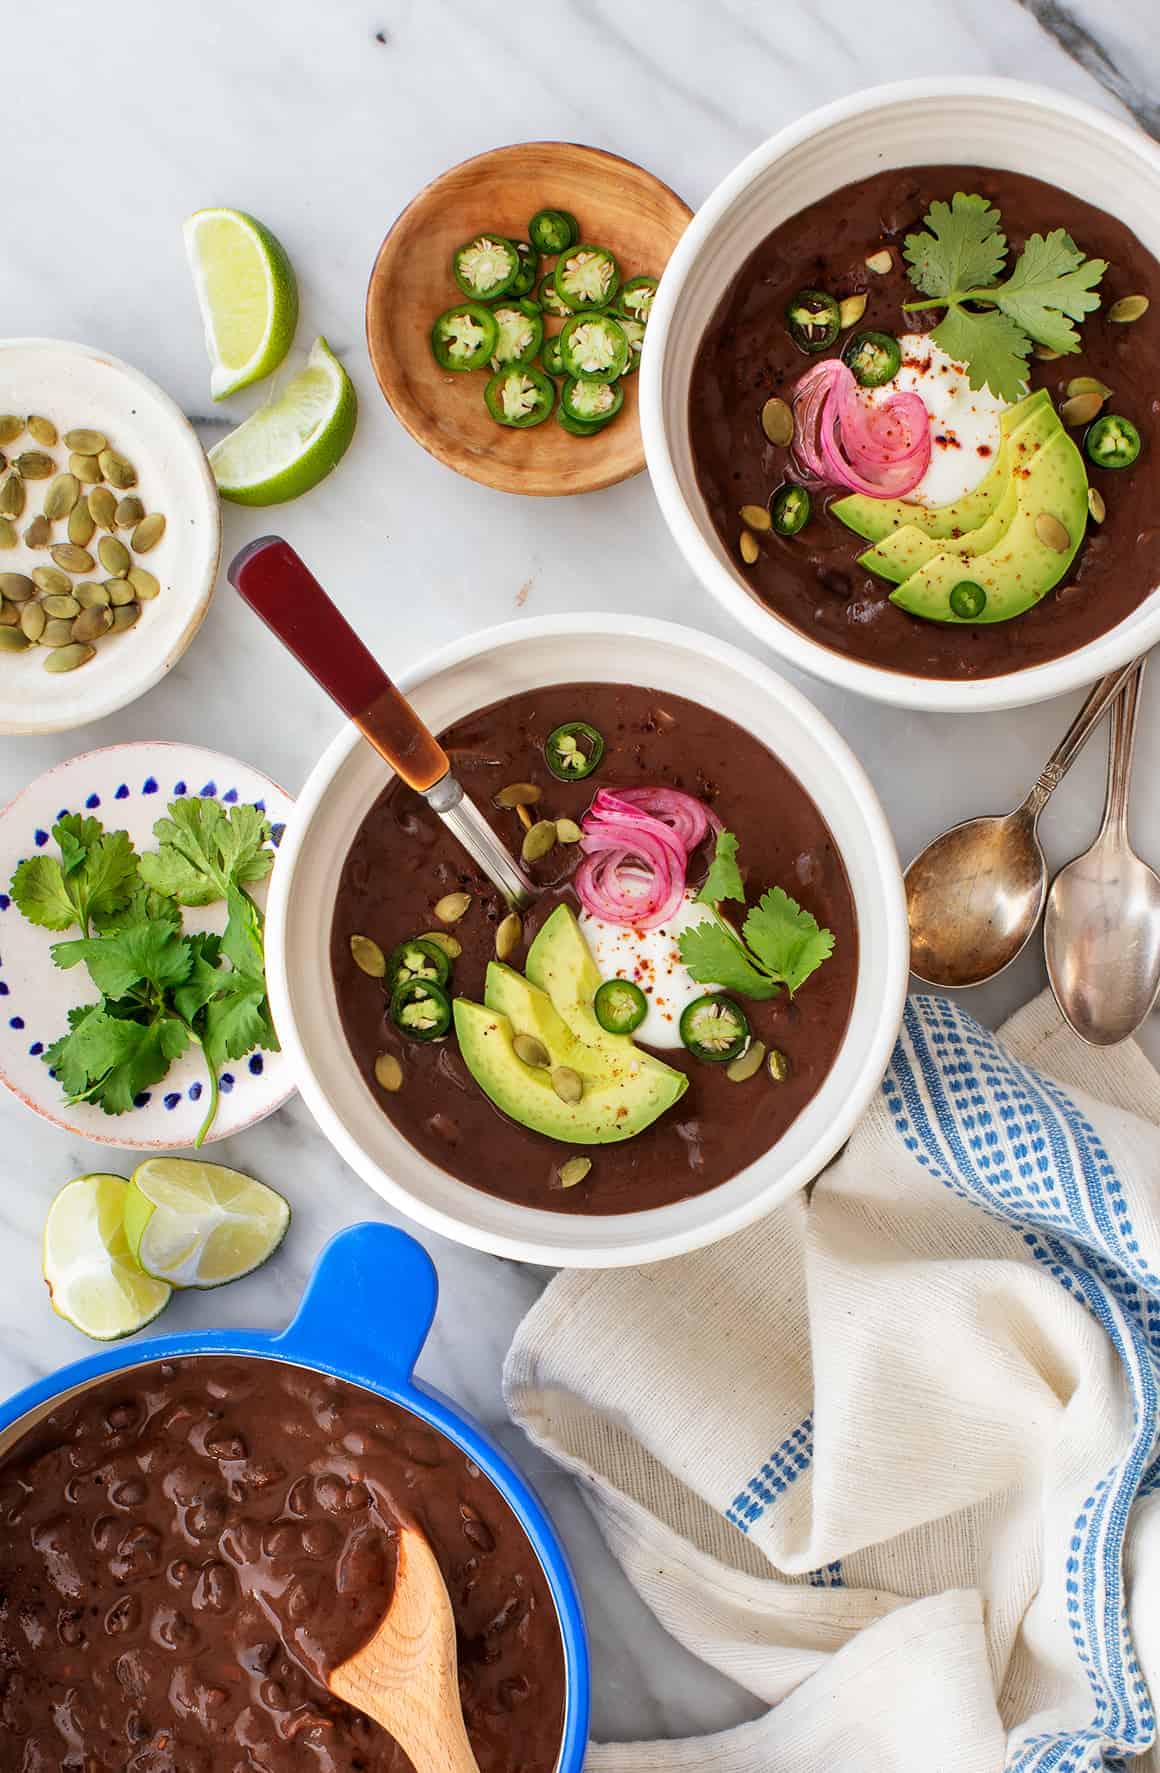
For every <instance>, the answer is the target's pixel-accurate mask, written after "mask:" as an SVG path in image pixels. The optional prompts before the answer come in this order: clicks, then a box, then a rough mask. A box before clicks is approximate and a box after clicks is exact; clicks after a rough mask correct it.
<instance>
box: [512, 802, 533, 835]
mask: <svg viewBox="0 0 1160 1773" xmlns="http://www.w3.org/2000/svg"><path fill="white" fill-rule="evenodd" d="M516 812H517V814H518V815H519V821H520V824H521V825H522V826H523V828H524V830H525V831H530V830H531V828H532V826H533V825H534V824H535V822H536V821H535V820H534V819H533V818H532V815H531V813H530V812H529V811H528V809H527V807H526V806H518V807H517V808H516Z"/></svg>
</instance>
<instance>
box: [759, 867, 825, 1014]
mask: <svg viewBox="0 0 1160 1773" xmlns="http://www.w3.org/2000/svg"><path fill="white" fill-rule="evenodd" d="M742 927H743V933H744V936H745V940H746V942H747V944H748V945H749V947H750V948H751V949H752V951H753V953H754V954H755V955H756V956H757V958H758V960H759V961H760V962H761V964H762V966H763V967H764V968H765V969H766V970H767V971H768V973H769V974H770V976H771V977H772V978H774V979H777V980H779V981H780V983H781V984H783V985H784V986H785V988H786V990H787V991H788V992H789V993H790V996H791V997H792V996H793V994H794V992H795V991H798V990H800V989H801V987H802V986H803V985H804V984H805V982H806V980H807V979H808V978H809V976H810V974H811V973H813V972H816V971H817V969H818V967H820V966H821V965H822V963H823V961H827V960H829V958H830V956H831V954H832V953H833V952H834V936H833V932H832V931H831V930H823V929H819V928H818V920H817V918H816V917H814V916H813V914H812V913H811V912H809V911H803V909H802V907H801V906H800V905H799V904H798V903H797V901H796V900H794V899H791V898H790V896H789V894H788V893H787V892H783V890H782V888H781V887H770V888H769V890H768V891H767V892H764V893H763V894H762V895H761V898H760V900H759V901H758V903H757V904H756V905H755V906H754V908H753V910H752V911H751V912H750V913H749V915H748V917H747V918H746V919H745V923H744V925H743V926H742Z"/></svg>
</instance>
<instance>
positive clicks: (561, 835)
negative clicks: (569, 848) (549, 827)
mask: <svg viewBox="0 0 1160 1773" xmlns="http://www.w3.org/2000/svg"><path fill="white" fill-rule="evenodd" d="M583 835H584V833H583V832H582V831H581V829H580V827H579V825H577V823H576V821H575V819H557V820H556V842H557V843H579V842H580V839H581V837H582V836H583Z"/></svg>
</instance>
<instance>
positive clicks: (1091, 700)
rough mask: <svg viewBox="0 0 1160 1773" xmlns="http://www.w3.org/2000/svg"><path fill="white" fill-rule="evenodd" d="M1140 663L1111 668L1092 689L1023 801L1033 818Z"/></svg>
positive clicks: (1042, 807)
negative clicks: (1116, 669) (1115, 668)
mask: <svg viewBox="0 0 1160 1773" xmlns="http://www.w3.org/2000/svg"><path fill="white" fill-rule="evenodd" d="M1138 663H1139V661H1138V660H1136V659H1133V661H1132V663H1131V664H1130V665H1122V666H1121V667H1120V669H1119V670H1118V671H1109V672H1108V674H1107V676H1106V677H1101V678H1100V680H1099V682H1098V683H1097V684H1096V685H1095V687H1094V688H1093V689H1092V690H1091V692H1090V694H1089V695H1088V698H1087V701H1086V702H1085V703H1084V705H1083V707H1082V708H1081V709H1080V711H1079V713H1078V714H1077V715H1076V717H1075V719H1074V720H1073V721H1072V723H1071V725H1070V726H1069V727H1068V729H1067V731H1066V732H1065V733H1064V735H1063V738H1062V739H1061V740H1060V741H1059V744H1058V745H1057V746H1056V747H1055V750H1054V751H1053V752H1052V753H1051V756H1050V757H1049V758H1048V760H1047V762H1046V763H1045V764H1044V766H1043V769H1042V770H1041V771H1040V774H1039V779H1038V781H1037V782H1036V783H1035V786H1034V787H1033V788H1032V790H1031V792H1030V794H1029V795H1028V796H1027V799H1026V800H1025V801H1024V803H1023V805H1024V806H1025V807H1026V809H1027V811H1028V812H1029V813H1030V814H1031V815H1032V817H1033V818H1036V819H1037V818H1038V817H1039V815H1040V813H1041V812H1042V811H1043V809H1044V807H1045V806H1046V805H1047V803H1048V801H1049V800H1050V799H1051V796H1052V795H1053V794H1054V793H1055V790H1056V789H1057V788H1058V787H1059V784H1060V783H1061V782H1062V781H1063V778H1064V777H1065V776H1066V774H1067V772H1068V770H1069V769H1070V768H1071V766H1072V764H1073V763H1074V762H1075V760H1076V758H1077V757H1078V756H1079V754H1080V752H1081V751H1082V750H1083V748H1084V746H1085V745H1086V744H1087V742H1088V740H1089V739H1090V738H1091V736H1092V734H1093V732H1094V731H1095V729H1096V727H1097V726H1098V725H1099V723H1100V721H1101V720H1102V719H1103V717H1104V714H1105V713H1106V712H1107V708H1108V704H1109V702H1111V700H1112V698H1113V697H1114V696H1116V695H1117V694H1118V693H1119V691H1120V690H1121V689H1122V688H1123V686H1124V684H1125V683H1126V682H1127V681H1128V678H1129V677H1130V676H1131V675H1132V673H1133V671H1135V669H1136V666H1137V664H1138Z"/></svg>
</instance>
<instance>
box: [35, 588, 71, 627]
mask: <svg viewBox="0 0 1160 1773" xmlns="http://www.w3.org/2000/svg"><path fill="white" fill-rule="evenodd" d="M40 607H41V609H42V610H43V611H44V613H45V615H46V616H53V617H54V618H56V619H57V620H61V621H68V622H71V621H72V619H73V617H74V616H79V615H80V613H81V606H80V604H79V603H78V602H77V600H76V598H75V597H73V596H71V595H65V594H60V593H57V594H54V595H53V596H51V597H42V598H41V600H40Z"/></svg>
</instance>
